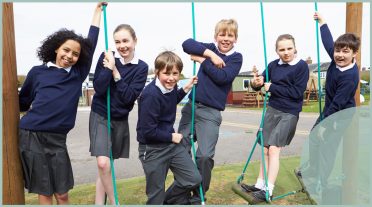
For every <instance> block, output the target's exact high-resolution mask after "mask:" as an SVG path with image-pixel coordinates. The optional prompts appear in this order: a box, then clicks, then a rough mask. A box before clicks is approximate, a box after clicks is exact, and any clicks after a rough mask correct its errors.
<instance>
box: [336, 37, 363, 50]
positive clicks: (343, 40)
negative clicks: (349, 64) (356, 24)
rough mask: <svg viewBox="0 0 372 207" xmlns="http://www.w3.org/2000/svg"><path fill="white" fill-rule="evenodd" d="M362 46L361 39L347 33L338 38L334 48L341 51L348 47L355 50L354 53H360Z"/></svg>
mask: <svg viewBox="0 0 372 207" xmlns="http://www.w3.org/2000/svg"><path fill="white" fill-rule="evenodd" d="M359 46H360V38H359V37H358V36H356V35H355V34H352V33H346V34H343V35H341V36H339V37H338V38H337V40H336V41H335V44H334V48H335V49H336V48H337V49H341V48H344V47H348V48H350V49H352V50H353V52H354V53H355V52H358V50H359Z"/></svg>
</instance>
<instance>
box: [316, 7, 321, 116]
mask: <svg viewBox="0 0 372 207" xmlns="http://www.w3.org/2000/svg"><path fill="white" fill-rule="evenodd" d="M314 4H315V11H318V4H317V2H314ZM315 31H316V32H315V33H316V52H317V53H316V54H317V61H318V102H319V118H320V121H321V120H323V112H322V85H321V84H320V52H319V29H318V20H316V21H315Z"/></svg>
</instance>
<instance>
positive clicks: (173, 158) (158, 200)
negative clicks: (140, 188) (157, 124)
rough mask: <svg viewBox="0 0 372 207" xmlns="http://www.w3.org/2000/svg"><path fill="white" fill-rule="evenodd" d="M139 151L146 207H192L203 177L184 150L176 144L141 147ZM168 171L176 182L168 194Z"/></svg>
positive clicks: (140, 145)
mask: <svg viewBox="0 0 372 207" xmlns="http://www.w3.org/2000/svg"><path fill="white" fill-rule="evenodd" d="M138 152H139V159H140V160H141V163H142V167H143V170H144V172H145V175H146V195H147V198H148V200H147V202H146V204H152V205H154V204H155V205H162V204H180V205H182V204H189V195H190V192H191V191H192V190H193V189H194V188H197V187H198V186H199V185H200V182H201V176H200V174H199V172H198V171H197V169H196V167H195V164H194V163H193V161H192V159H191V158H190V156H189V154H188V153H187V151H186V149H185V147H184V146H183V145H181V144H173V143H172V144H169V143H164V144H151V145H144V144H139V146H138ZM169 169H170V170H171V171H172V172H173V175H174V179H175V180H177V182H175V183H173V184H172V185H171V186H170V187H169V188H168V189H167V191H166V192H165V179H166V177H167V174H168V170H169Z"/></svg>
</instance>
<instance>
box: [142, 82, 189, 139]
mask: <svg viewBox="0 0 372 207" xmlns="http://www.w3.org/2000/svg"><path fill="white" fill-rule="evenodd" d="M155 81H156V80H153V81H152V82H151V83H150V84H148V85H147V86H146V87H145V89H144V90H143V91H142V93H141V95H140V97H139V101H138V122H137V140H138V142H139V143H140V144H160V143H172V133H174V132H175V131H174V128H173V125H174V121H175V120H176V111H177V104H178V103H179V102H180V101H181V100H182V99H183V97H185V96H186V93H185V91H184V90H183V89H182V88H180V89H179V90H177V86H175V87H174V90H173V91H172V92H169V93H166V94H163V93H162V92H161V91H160V89H159V88H158V87H157V86H156V85H155Z"/></svg>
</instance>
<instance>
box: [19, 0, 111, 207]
mask: <svg viewBox="0 0 372 207" xmlns="http://www.w3.org/2000/svg"><path fill="white" fill-rule="evenodd" d="M103 4H104V3H102V2H101V3H98V4H97V7H96V8H95V11H94V15H93V20H92V25H91V26H90V29H89V34H88V38H86V39H85V38H83V37H82V36H80V35H77V34H75V33H74V31H71V30H67V29H61V30H59V31H57V32H55V33H53V34H52V35H50V36H48V37H47V38H46V39H45V40H44V41H43V43H42V45H41V47H40V48H39V49H38V56H39V58H40V60H42V61H43V65H39V66H34V67H33V68H32V69H31V70H30V72H29V73H28V74H27V78H26V80H25V83H24V85H23V87H22V89H21V91H20V93H19V106H20V110H21V111H27V113H26V114H25V115H24V116H23V117H22V118H21V120H20V123H19V128H20V130H19V149H20V155H21V161H22V167H23V174H24V180H25V188H27V189H28V191H29V192H30V193H37V194H39V196H38V198H39V204H49V205H51V204H53V195H54V196H55V198H56V200H57V204H68V203H69V200H68V191H69V190H70V189H71V188H73V186H74V178H73V174H72V168H71V161H70V158H69V155H68V151H67V147H66V137H67V133H68V132H69V131H70V130H71V129H72V128H73V127H74V125H75V119H76V112H77V105H78V102H79V97H80V93H81V85H82V83H83V82H84V80H85V79H86V77H87V76H88V74H89V70H90V66H91V64H92V58H93V53H94V50H95V47H96V44H97V39H98V33H99V24H100V19H101V9H102V5H103Z"/></svg>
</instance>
